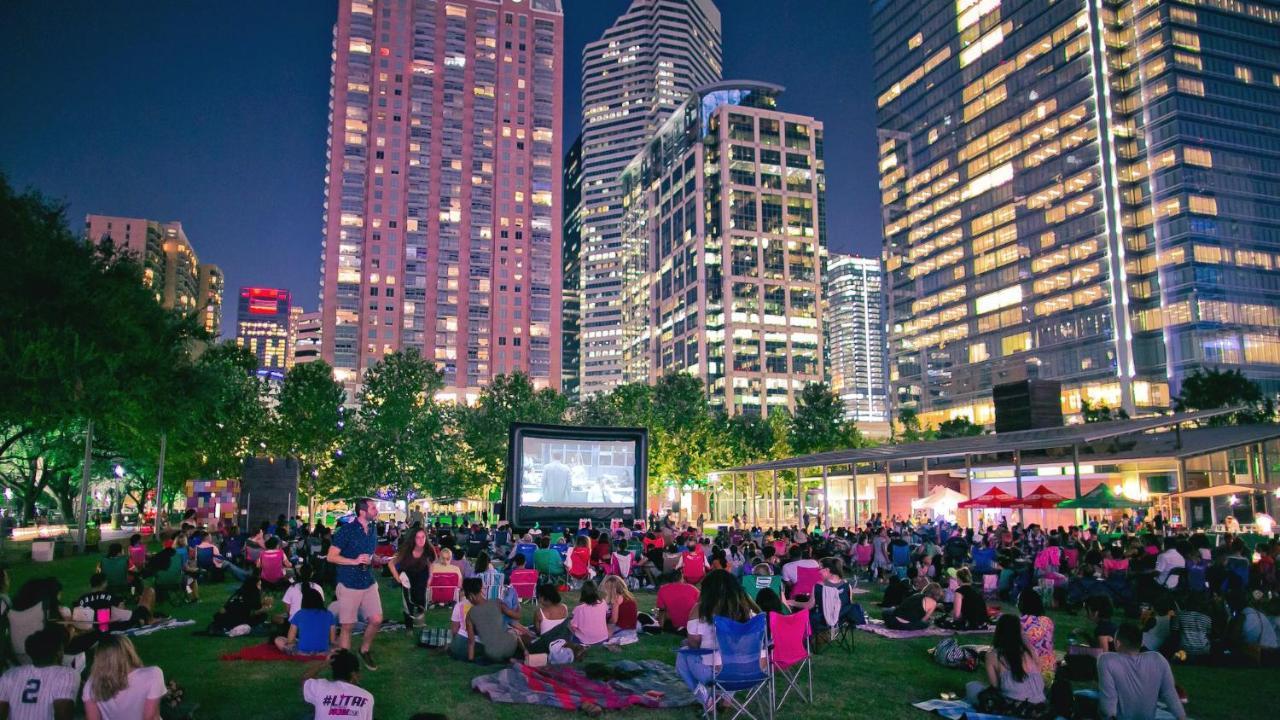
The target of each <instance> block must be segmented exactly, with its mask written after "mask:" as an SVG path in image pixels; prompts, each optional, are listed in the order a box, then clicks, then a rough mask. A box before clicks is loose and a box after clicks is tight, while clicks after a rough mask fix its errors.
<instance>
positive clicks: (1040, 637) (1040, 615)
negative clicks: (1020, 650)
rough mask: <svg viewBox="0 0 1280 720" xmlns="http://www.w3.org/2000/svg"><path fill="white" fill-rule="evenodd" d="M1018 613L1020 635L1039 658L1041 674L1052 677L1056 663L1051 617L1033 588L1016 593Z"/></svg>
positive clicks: (1042, 599)
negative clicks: (1020, 625)
mask: <svg viewBox="0 0 1280 720" xmlns="http://www.w3.org/2000/svg"><path fill="white" fill-rule="evenodd" d="M1018 615H1019V616H1020V617H1019V620H1020V622H1021V624H1022V635H1023V637H1025V638H1026V639H1027V644H1028V645H1030V646H1031V649H1032V650H1033V651H1035V653H1036V657H1037V658H1039V659H1040V672H1041V674H1043V675H1044V676H1045V677H1052V676H1053V672H1054V668H1055V667H1057V664H1058V656H1057V655H1056V654H1055V653H1054V650H1053V618H1051V617H1049V616H1048V615H1047V614H1046V613H1045V611H1044V598H1042V597H1040V593H1039V592H1036V590H1035V588H1026V589H1024V590H1023V591H1022V593H1021V594H1019V595H1018Z"/></svg>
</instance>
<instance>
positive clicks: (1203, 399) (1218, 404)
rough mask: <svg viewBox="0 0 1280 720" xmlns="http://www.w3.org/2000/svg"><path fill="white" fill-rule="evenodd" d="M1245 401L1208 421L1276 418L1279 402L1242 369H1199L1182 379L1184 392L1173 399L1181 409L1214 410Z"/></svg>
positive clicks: (1253, 421) (1239, 422)
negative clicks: (1265, 395)
mask: <svg viewBox="0 0 1280 720" xmlns="http://www.w3.org/2000/svg"><path fill="white" fill-rule="evenodd" d="M1237 405H1241V406H1244V409H1242V410H1240V411H1239V412H1235V413H1231V414H1230V415H1224V416H1218V417H1215V418H1210V419H1209V420H1208V421H1207V424H1208V425H1232V424H1235V425H1249V424H1258V423H1269V422H1274V421H1275V405H1274V403H1273V402H1272V400H1271V398H1269V397H1264V396H1263V394H1262V388H1261V387H1259V386H1258V384H1257V383H1255V382H1253V381H1252V380H1250V379H1249V378H1248V377H1246V376H1245V374H1244V373H1242V372H1240V371H1239V370H1219V369H1218V368H1209V369H1208V370H1203V369H1196V370H1194V371H1192V373H1191V374H1190V375H1188V376H1187V377H1185V378H1183V380H1182V392H1180V393H1179V394H1178V396H1177V397H1175V398H1174V399H1173V409H1174V410H1176V411H1178V412H1191V411H1195V410H1212V409H1215V408H1224V407H1232V406H1237Z"/></svg>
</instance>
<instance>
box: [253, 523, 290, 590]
mask: <svg viewBox="0 0 1280 720" xmlns="http://www.w3.org/2000/svg"><path fill="white" fill-rule="evenodd" d="M257 564H258V572H259V575H260V576H261V577H262V584H263V585H265V586H267V587H268V588H272V589H281V586H282V585H284V583H285V577H284V570H285V568H292V567H293V565H291V564H289V558H287V557H285V554H284V551H283V550H281V549H280V538H278V537H275V536H274V535H273V536H271V537H270V538H267V549H266V550H263V551H262V552H261V553H260V554H259V555H258V563H257Z"/></svg>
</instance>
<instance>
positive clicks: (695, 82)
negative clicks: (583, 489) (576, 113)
mask: <svg viewBox="0 0 1280 720" xmlns="http://www.w3.org/2000/svg"><path fill="white" fill-rule="evenodd" d="M719 79H720V11H719V10H718V9H716V6H715V4H714V3H713V2H712V0H633V2H632V3H631V5H630V7H628V8H627V11H626V12H625V13H623V15H622V16H621V17H619V18H618V19H617V20H616V21H615V22H614V23H613V25H612V26H611V27H610V28H609V29H608V30H606V31H605V33H604V35H603V36H601V38H600V39H599V40H597V41H595V42H593V43H589V44H588V45H587V46H586V48H585V49H584V50H583V51H582V178H581V182H582V193H583V194H582V217H583V220H582V246H581V258H582V259H581V267H582V277H581V286H580V290H581V297H582V309H581V326H580V327H581V329H580V332H579V348H580V364H581V371H580V382H581V393H582V395H583V396H588V395H592V394H594V393H598V392H601V391H607V390H609V389H610V388H612V387H613V386H615V385H617V384H619V383H621V382H623V377H624V373H623V365H622V362H623V360H622V352H623V351H622V345H621V342H622V334H621V327H620V321H621V320H622V315H623V308H622V305H621V298H622V263H621V257H622V253H621V249H622V234H621V229H620V226H619V223H620V221H621V219H622V213H623V206H622V186H621V183H620V181H619V175H620V173H621V172H622V170H623V168H625V167H626V166H627V164H628V163H630V162H631V160H632V158H634V157H635V155H636V153H638V152H640V151H641V150H642V149H643V148H644V146H645V143H646V142H647V141H648V139H649V138H650V137H651V136H652V135H653V134H654V132H656V131H657V129H658V128H659V126H661V125H662V123H663V122H664V121H665V120H666V118H667V117H668V116H669V115H670V114H671V112H672V111H673V110H675V109H676V108H677V107H678V106H679V105H680V104H681V103H682V102H684V100H685V98H687V97H688V96H689V94H690V93H691V92H693V90H694V89H695V88H698V87H701V86H703V85H707V84H709V83H713V82H715V81H717V80H719Z"/></svg>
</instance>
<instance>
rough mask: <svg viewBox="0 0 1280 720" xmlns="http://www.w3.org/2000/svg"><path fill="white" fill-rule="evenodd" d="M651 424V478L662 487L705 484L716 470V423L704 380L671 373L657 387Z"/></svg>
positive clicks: (652, 407)
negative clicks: (709, 474) (707, 477)
mask: <svg viewBox="0 0 1280 720" xmlns="http://www.w3.org/2000/svg"><path fill="white" fill-rule="evenodd" d="M650 417H651V420H650V425H649V477H650V478H651V479H653V480H656V481H657V485H658V486H663V485H666V486H671V487H676V488H686V487H690V486H694V485H699V484H701V483H702V482H703V481H704V480H705V478H706V475H707V473H709V472H710V471H712V470H714V469H715V458H716V452H717V445H718V443H719V440H718V438H716V436H715V435H716V433H715V428H716V424H715V423H714V422H713V419H712V414H711V410H710V408H709V407H708V404H707V396H706V391H705V389H704V388H703V385H702V381H701V380H699V379H698V378H696V377H694V376H692V375H690V374H688V373H667V374H666V375H664V376H662V378H661V379H659V380H658V383H657V385H655V386H654V388H653V401H652V405H651V407H650Z"/></svg>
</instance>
